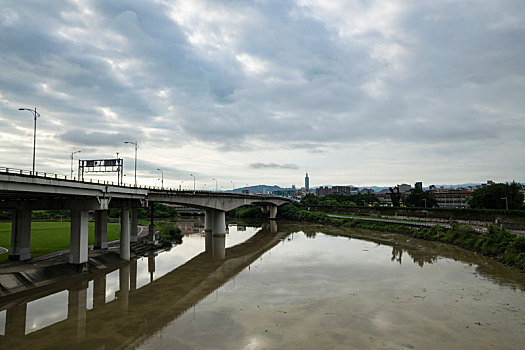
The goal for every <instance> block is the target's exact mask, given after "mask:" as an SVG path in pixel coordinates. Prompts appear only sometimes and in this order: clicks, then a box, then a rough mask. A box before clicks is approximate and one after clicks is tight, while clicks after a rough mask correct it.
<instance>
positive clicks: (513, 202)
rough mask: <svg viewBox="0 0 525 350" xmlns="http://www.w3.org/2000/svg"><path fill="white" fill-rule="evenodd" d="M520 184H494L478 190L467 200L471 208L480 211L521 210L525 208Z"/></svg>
mask: <svg viewBox="0 0 525 350" xmlns="http://www.w3.org/2000/svg"><path fill="white" fill-rule="evenodd" d="M520 187H521V185H520V184H517V183H516V182H512V183H511V184H510V185H509V184H494V185H490V186H485V187H481V188H478V189H477V190H475V191H474V192H472V194H471V195H470V197H469V199H468V200H467V203H468V205H469V206H470V207H471V208H479V209H506V208H507V203H508V208H509V209H520V208H521V207H522V206H523V193H520Z"/></svg>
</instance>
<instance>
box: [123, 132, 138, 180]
mask: <svg viewBox="0 0 525 350" xmlns="http://www.w3.org/2000/svg"><path fill="white" fill-rule="evenodd" d="M124 143H129V144H130V145H134V146H135V187H137V148H139V144H138V143H137V141H135V142H131V141H125V142H124Z"/></svg>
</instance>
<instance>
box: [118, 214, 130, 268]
mask: <svg viewBox="0 0 525 350" xmlns="http://www.w3.org/2000/svg"><path fill="white" fill-rule="evenodd" d="M120 214H121V215H120V216H121V217H120V258H121V259H122V260H125V261H129V260H130V258H131V254H130V249H129V209H122V210H121V212H120Z"/></svg>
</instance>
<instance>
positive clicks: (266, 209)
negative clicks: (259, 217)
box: [261, 205, 268, 214]
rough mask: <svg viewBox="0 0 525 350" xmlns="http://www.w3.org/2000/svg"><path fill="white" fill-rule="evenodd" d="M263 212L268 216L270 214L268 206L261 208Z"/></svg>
mask: <svg viewBox="0 0 525 350" xmlns="http://www.w3.org/2000/svg"><path fill="white" fill-rule="evenodd" d="M261 211H262V213H263V214H266V213H267V212H268V207H267V206H266V205H263V206H262V207H261Z"/></svg>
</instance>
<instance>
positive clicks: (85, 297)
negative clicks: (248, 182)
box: [0, 221, 288, 349]
mask: <svg viewBox="0 0 525 350" xmlns="http://www.w3.org/2000/svg"><path fill="white" fill-rule="evenodd" d="M287 235H288V234H287V233H279V232H278V230H277V224H276V222H275V221H271V222H269V223H268V224H264V225H263V226H262V228H261V229H259V230H258V231H257V232H256V233H255V234H254V235H253V236H251V237H250V238H249V239H247V240H246V241H245V242H243V243H240V244H237V245H235V246H232V247H230V248H226V237H224V236H219V237H217V236H212V235H211V234H206V237H205V250H204V252H202V253H200V254H198V255H197V256H195V257H194V258H192V259H191V260H189V261H187V262H186V263H184V264H182V265H180V266H179V267H177V268H176V269H175V270H173V271H171V272H168V273H166V274H165V275H164V276H162V277H161V278H158V279H156V280H154V273H155V267H156V266H155V265H156V259H157V257H156V255H155V254H150V255H148V256H147V266H148V273H149V275H150V276H149V277H150V279H149V281H150V282H149V283H148V284H145V285H144V286H142V287H140V288H137V270H138V269H137V261H136V260H135V261H132V262H131V263H126V264H125V265H122V266H121V267H120V268H119V269H118V275H119V278H118V291H117V292H116V293H115V294H114V299H111V298H112V297H113V295H112V290H113V288H115V287H116V286H111V285H108V284H109V283H114V282H111V281H112V279H110V278H109V277H108V275H112V274H114V273H115V272H116V271H112V272H110V273H108V274H103V275H99V276H96V277H95V278H93V279H92V280H91V281H88V280H84V281H80V282H75V283H71V284H68V285H67V286H66V289H65V290H64V289H58V290H57V289H54V290H48V291H47V292H41V293H39V294H38V296H36V297H25V298H20V299H17V300H12V301H10V302H7V303H5V304H3V305H2V304H0V310H3V311H1V312H0V317H2V318H4V327H3V328H4V329H3V333H0V334H2V336H1V337H0V347H1V348H2V349H15V348H20V347H22V346H23V347H24V348H31V347H34V348H46V347H51V346H53V347H56V346H59V347H64V348H66V347H67V348H72V347H77V348H78V347H79V346H80V347H86V348H106V349H114V348H127V347H130V346H134V345H137V344H138V343H140V342H141V340H143V339H146V338H148V337H149V336H150V335H152V334H154V333H155V332H156V331H158V330H159V329H161V328H163V327H164V326H166V325H167V324H168V323H169V322H171V321H172V320H174V319H176V318H177V317H179V316H180V315H181V314H183V313H185V312H186V311H187V310H188V309H190V308H191V307H192V306H194V305H196V304H197V303H198V302H199V301H201V300H202V299H204V298H205V297H207V296H208V295H209V294H210V293H212V292H213V291H214V290H216V289H217V288H219V287H221V286H222V285H223V284H224V283H226V282H227V281H228V280H230V279H231V278H232V277H234V276H235V275H236V274H238V273H239V272H240V271H242V270H243V269H244V268H246V267H247V266H249V265H250V264H251V263H253V262H254V261H255V260H257V258H259V257H260V256H261V255H262V254H264V253H265V252H266V251H268V250H269V249H271V248H272V247H274V246H275V245H277V244H278V243H279V242H280V241H281V240H282V239H284V238H285V237H286V236H287ZM201 242H202V241H201ZM201 249H202V248H201ZM115 289H116V288H115ZM66 294H67V297H66ZM108 299H111V300H108ZM39 300H40V301H44V302H43V303H39V304H40V307H44V308H45V307H46V305H47V304H48V305H49V306H50V307H51V308H52V310H49V311H50V312H49V313H50V316H48V317H49V319H48V320H44V321H43V322H42V323H44V324H46V323H48V324H49V325H47V326H45V327H43V328H40V329H36V330H33V328H32V326H33V325H32V324H29V323H30V322H34V321H32V319H31V317H30V315H29V314H30V313H29V312H28V309H30V308H31V305H34V304H35V303H36V302H38V301H39ZM46 301H49V303H48V302H46ZM66 302H67V308H66V307H65V306H64V304H65V303H66ZM88 304H89V305H88ZM1 321H2V320H1V318H0V325H1ZM1 330H2V329H1V328H0V331H1Z"/></svg>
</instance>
